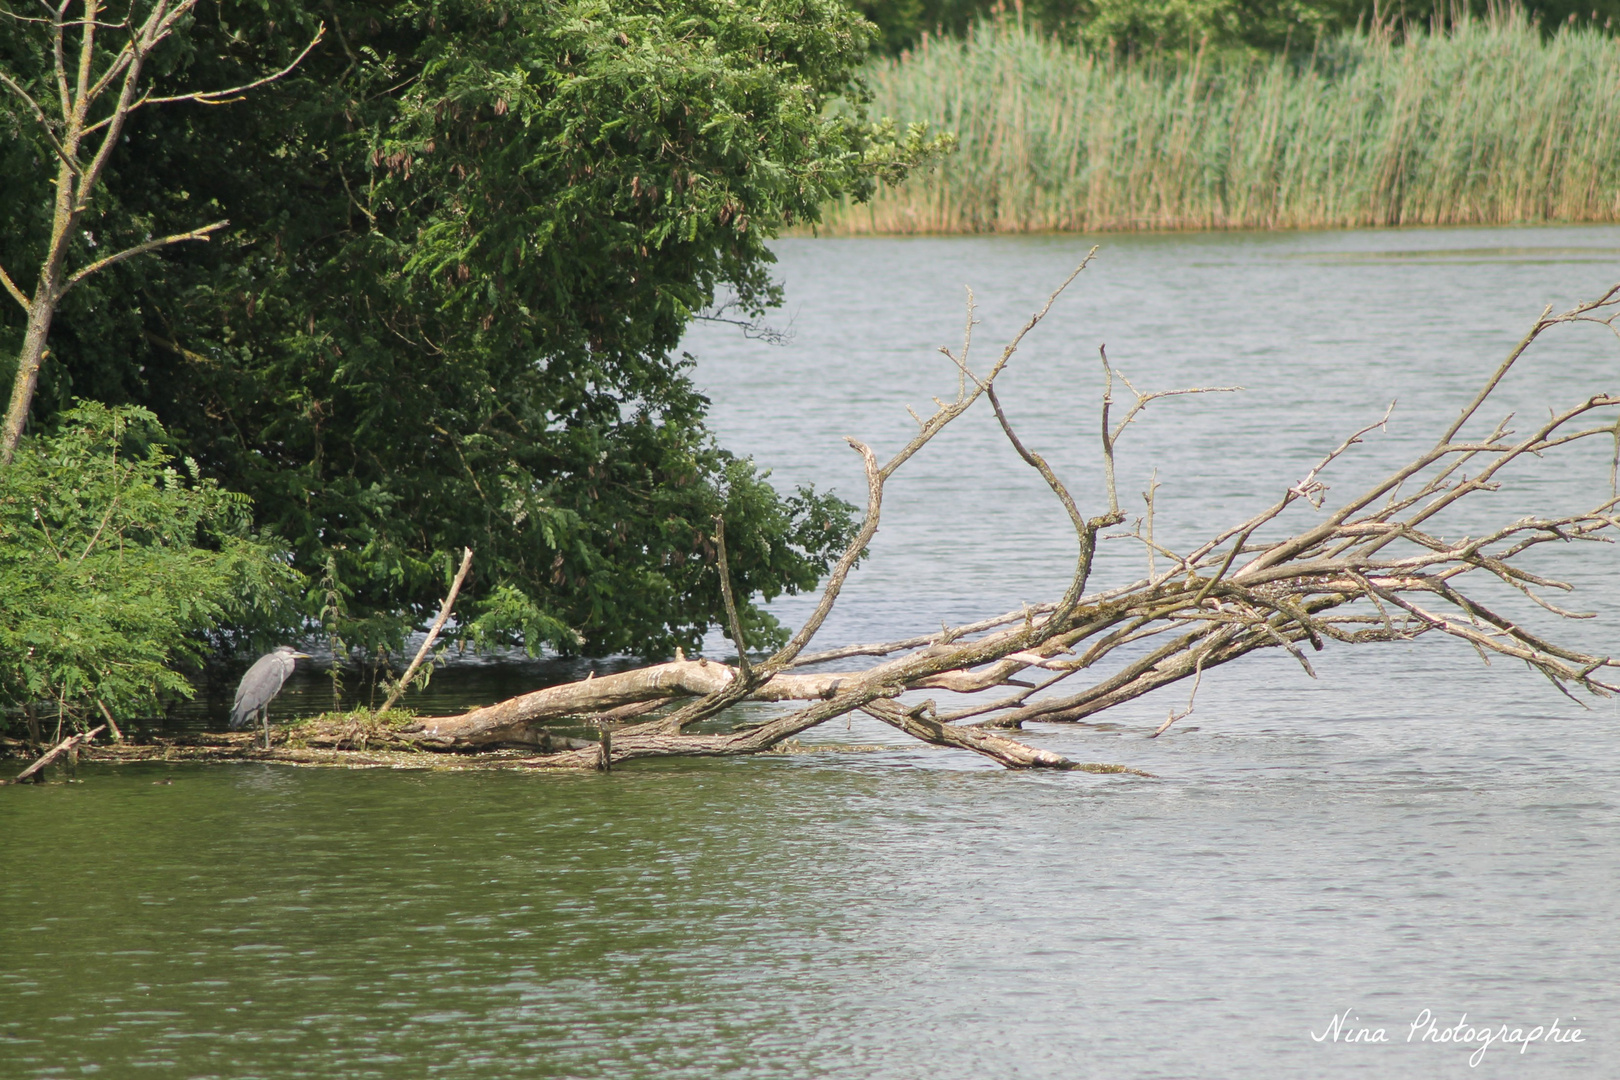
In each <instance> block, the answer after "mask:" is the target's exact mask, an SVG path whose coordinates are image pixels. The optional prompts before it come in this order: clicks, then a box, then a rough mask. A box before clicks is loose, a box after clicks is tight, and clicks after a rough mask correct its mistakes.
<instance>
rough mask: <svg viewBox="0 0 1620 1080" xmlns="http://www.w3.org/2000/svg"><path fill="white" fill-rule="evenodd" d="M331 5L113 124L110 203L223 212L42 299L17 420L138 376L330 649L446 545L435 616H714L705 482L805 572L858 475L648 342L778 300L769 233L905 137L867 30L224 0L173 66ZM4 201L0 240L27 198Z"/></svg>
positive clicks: (768, 552)
mask: <svg viewBox="0 0 1620 1080" xmlns="http://www.w3.org/2000/svg"><path fill="white" fill-rule="evenodd" d="M323 19H324V20H325V21H326V22H327V23H328V25H329V27H330V32H329V35H328V39H329V40H328V42H327V43H326V44H323V46H322V47H321V48H320V49H317V50H316V51H315V52H314V53H312V54H311V55H310V56H309V58H308V59H307V60H305V61H304V62H303V64H301V65H300V66H299V67H298V68H297V69H296V71H294V72H293V74H292V75H290V76H288V77H287V78H285V79H283V80H282V81H280V82H278V83H276V84H275V85H274V86H271V87H266V88H265V89H264V90H262V91H259V92H256V95H255V97H254V98H253V99H251V101H249V102H247V103H244V104H240V105H231V106H225V107H211V108H204V107H200V106H195V105H186V106H180V107H176V108H172V109H165V110H151V111H149V112H146V113H144V114H141V115H139V116H138V117H135V118H133V119H132V121H131V123H130V125H129V129H128V133H127V134H128V139H129V142H128V145H127V146H126V147H125V148H124V150H123V151H122V152H121V153H120V155H119V157H118V158H117V159H116V160H115V161H114V163H113V164H112V165H111V166H110V167H109V170H108V173H107V176H106V180H105V182H104V188H105V198H104V200H103V202H102V203H101V204H100V206H99V208H98V209H99V210H100V212H101V213H103V215H104V220H105V221H106V222H107V225H108V226H109V227H110V226H111V225H112V224H113V223H115V222H117V221H119V220H121V219H127V220H128V221H129V222H131V223H134V222H137V221H138V222H140V223H141V224H142V225H143V227H145V228H148V229H151V230H153V231H154V232H155V231H157V230H161V229H164V228H167V227H168V223H169V222H170V221H171V220H182V219H183V220H194V219H195V217H196V215H197V214H199V213H203V212H205V211H206V213H205V216H207V215H216V214H217V216H219V217H227V218H229V219H230V220H231V221H232V222H233V223H234V225H233V228H232V230H231V231H230V233H229V235H222V236H221V237H220V238H219V239H217V240H216V242H214V243H212V244H210V245H208V246H207V247H206V248H201V247H192V248H190V249H185V248H183V247H173V248H168V249H165V250H164V251H163V252H162V253H161V254H160V255H159V256H155V257H152V258H149V259H147V260H144V261H138V262H137V261H132V262H129V263H125V264H121V265H119V266H117V267H114V268H111V271H110V272H109V273H108V274H107V275H106V276H104V277H103V278H101V280H100V281H99V282H98V283H97V287H95V288H88V287H85V288H81V289H80V290H78V291H77V292H75V293H74V294H73V295H72V296H70V297H68V298H67V300H66V301H65V302H64V306H63V309H62V311H61V313H60V315H59V318H58V326H57V330H56V331H55V332H54V334H53V349H54V351H55V353H56V356H57V357H58V358H59V362H58V363H53V364H48V365H47V366H46V369H45V370H44V372H43V373H42V376H41V380H42V381H41V389H40V396H39V399H38V401H37V403H36V409H35V416H36V419H42V420H46V421H48V420H49V417H50V415H51V413H52V410H53V409H56V408H59V407H60V406H61V404H62V403H63V402H65V401H66V400H68V399H69V398H70V397H71V396H73V395H83V396H91V397H96V398H99V399H102V400H109V401H118V400H132V401H136V402H140V403H142V404H145V405H147V406H149V407H150V408H152V409H153V411H154V412H155V413H156V414H157V415H159V416H160V417H161V418H162V420H163V422H164V423H165V425H166V427H167V428H168V429H169V431H170V432H171V434H172V436H173V438H175V440H176V441H177V443H178V445H180V446H181V447H183V448H184V450H185V452H187V453H188V454H191V455H193V456H194V457H195V458H196V459H197V460H199V461H200V462H201V463H202V465H203V468H204V470H205V472H206V473H207V474H208V475H211V476H216V477H218V478H219V480H220V482H221V483H222V484H223V485H225V486H226V487H228V488H231V489H234V490H239V491H243V492H246V493H248V494H249V495H251V496H252V498H253V500H254V507H255V511H256V514H257V517H258V520H259V522H260V523H261V525H263V526H264V527H265V528H267V529H270V530H273V531H275V532H276V533H277V534H278V535H279V536H280V537H281V538H282V539H283V540H284V541H285V542H286V543H287V544H288V546H289V547H290V548H291V550H292V551H293V552H294V556H295V564H296V565H297V566H298V567H299V568H300V569H301V570H302V571H304V573H305V574H306V575H308V579H309V580H310V582H311V583H312V584H311V593H310V597H309V601H308V608H307V610H308V611H309V613H310V614H311V616H312V617H319V618H320V619H321V621H322V622H323V624H325V625H327V626H328V627H329V629H330V631H331V632H332V633H334V634H335V635H336V636H340V637H342V638H343V639H344V640H345V641H346V642H349V643H351V644H364V645H372V644H387V643H397V642H398V641H399V639H400V637H401V635H402V634H403V632H404V631H405V630H407V629H408V628H409V627H410V626H411V625H413V624H414V623H415V622H417V621H419V619H420V618H421V616H422V615H423V613H424V612H426V611H427V610H429V608H430V607H431V606H432V605H433V604H434V602H435V599H436V594H437V592H438V591H439V590H440V588H442V584H443V577H444V564H445V563H446V561H447V560H448V559H449V557H450V553H451V552H454V551H459V549H460V548H461V547H462V546H470V547H473V548H474V549H475V550H477V551H478V553H479V554H478V560H477V562H476V564H475V567H476V569H475V577H476V578H477V579H478V580H477V581H475V582H474V584H473V586H472V587H471V590H470V591H471V594H472V595H471V599H470V602H469V603H468V604H467V605H465V606H464V607H463V611H464V612H465V613H467V614H468V615H469V616H470V619H469V623H468V624H467V625H466V626H464V627H463V632H468V633H473V634H476V635H481V636H483V637H485V638H493V639H497V640H523V641H526V642H527V643H528V644H530V645H531V646H536V645H539V644H541V643H549V644H551V645H553V646H557V647H561V648H565V649H582V650H586V651H591V652H605V651H616V650H638V651H644V652H661V651H667V650H669V649H671V648H673V647H674V646H675V645H682V644H684V645H687V646H692V645H695V644H696V643H697V641H698V640H699V639H700V637H701V635H702V634H703V632H704V630H705V629H706V628H707V627H708V626H709V625H710V624H717V623H720V622H722V621H723V620H722V619H721V617H720V613H721V600H720V589H719V581H718V577H717V574H716V572H715V569H714V562H715V560H714V555H715V552H714V547H713V539H712V536H713V531H714V529H713V520H714V518H715V516H716V515H719V514H723V515H724V518H725V524H726V537H727V540H728V546H729V548H730V552H729V553H730V556H731V558H730V562H731V569H732V574H733V577H734V579H735V582H736V585H737V589H738V592H739V594H740V595H743V596H762V597H766V598H768V597H771V596H773V595H775V594H777V593H779V592H782V591H796V590H799V589H803V588H807V587H809V586H810V585H811V584H812V583H813V582H814V580H815V579H816V577H817V576H818V575H819V574H820V573H821V572H822V571H823V570H824V569H825V567H826V566H827V564H828V560H829V557H830V554H829V553H830V552H834V551H836V549H837V547H838V544H839V543H840V542H841V541H842V540H843V538H844V537H845V536H846V535H847V533H848V530H849V527H850V509H849V507H848V506H847V505H846V504H844V503H842V502H840V501H838V500H836V499H833V498H829V497H827V496H824V495H819V494H816V493H814V492H811V491H801V492H799V493H797V494H795V495H792V496H790V497H787V498H782V497H779V496H778V495H777V493H776V492H775V491H774V490H773V489H772V488H771V487H770V486H769V484H768V482H767V480H766V478H765V476H764V475H762V474H761V473H760V472H759V471H758V470H757V469H756V468H755V467H754V466H753V465H752V464H751V463H749V462H746V461H738V460H736V459H734V458H733V457H731V456H730V455H729V454H727V453H726V452H725V451H723V450H722V449H720V448H718V447H717V446H715V445H714V443H713V440H712V439H711V438H710V436H709V435H708V433H707V431H706V430H705V428H704V425H703V417H704V411H705V408H706V406H707V402H706V401H705V400H704V399H703V397H702V396H701V395H699V394H698V393H697V392H696V391H695V389H694V388H693V386H692V385H691V382H690V380H689V378H688V373H687V366H688V364H689V363H690V360H689V359H688V358H684V357H681V356H679V355H677V354H676V352H675V350H676V349H677V347H678V343H679V339H680V336H681V334H682V332H683V330H684V329H685V328H686V327H687V326H688V325H689V323H690V322H691V320H692V319H694V318H696V317H698V316H700V315H701V314H702V313H704V312H705V311H707V310H709V309H711V308H712V306H713V305H714V304H715V303H716V301H717V299H720V298H726V299H729V300H731V301H733V302H734V303H735V305H736V308H737V310H739V311H741V312H743V313H744V314H745V315H746V316H748V317H754V316H757V315H759V314H760V313H762V312H763V311H764V310H765V309H766V308H768V307H769V306H770V305H772V304H773V303H775V302H776V301H777V300H778V298H779V297H778V290H777V288H776V286H775V285H773V284H772V282H771V280H770V278H769V265H770V262H771V254H770V251H769V249H768V247H767V246H766V240H767V239H768V238H769V237H770V236H771V235H772V234H773V233H774V232H775V231H776V230H778V229H780V228H782V227H784V226H786V225H789V224H794V223H799V222H813V221H814V220H815V219H816V216H817V214H818V208H819V206H820V205H821V204H822V203H823V202H824V201H825V200H827V199H828V198H830V197H832V196H834V195H837V194H839V193H843V192H850V193H853V194H855V195H857V196H860V195H862V194H864V193H865V192H867V191H869V190H870V189H871V186H872V185H873V184H874V183H876V182H877V181H878V180H879V179H881V178H885V177H888V178H895V177H898V176H900V175H903V174H904V172H905V170H906V169H907V168H908V167H909V166H910V165H911V164H913V163H914V162H916V161H917V160H918V159H920V158H922V157H925V156H926V155H927V153H928V152H929V151H930V148H931V145H932V144H930V143H929V141H928V140H927V138H926V136H925V135H924V134H923V133H922V132H920V131H908V132H906V133H904V134H898V133H895V132H894V131H892V130H891V129H889V128H887V127H884V126H882V125H874V124H872V123H870V122H869V121H868V120H867V119H866V118H865V117H864V115H863V113H862V109H861V95H860V90H859V86H858V84H857V83H856V81H855V77H856V73H857V70H858V67H859V65H860V64H861V63H862V62H863V60H864V59H865V57H866V56H867V55H868V53H869V46H870V41H871V33H872V31H871V29H870V27H869V25H868V24H867V23H866V22H864V20H862V19H860V18H859V16H857V15H855V14H854V13H853V12H851V11H849V10H848V9H847V8H846V7H844V6H843V5H842V4H841V3H840V2H838V0H748V2H744V3H734V2H726V0H671V2H646V0H640V2H634V3H601V2H595V0H592V2H586V0H556V2H537V0H522V2H495V3H487V2H483V0H449V2H415V3H406V4H388V5H379V4H358V3H356V4H329V5H322V6H320V7H319V9H316V8H315V7H313V6H308V7H306V6H303V5H301V4H274V3H273V4H270V5H268V7H266V6H262V5H257V4H253V5H248V4H243V5H236V4H231V3H222V4H220V5H219V6H218V7H216V8H212V9H210V10H209V12H208V17H207V18H206V19H205V18H202V17H199V18H198V20H197V21H196V23H195V24H193V25H192V26H191V28H190V29H189V31H188V34H187V37H186V41H185V44H186V50H185V51H183V52H181V51H178V50H177V51H176V52H175V53H174V54H173V55H169V56H167V58H166V59H167V67H166V68H165V72H166V75H165V78H166V79H167V80H168V81H169V84H170V86H171V88H172V89H173V90H174V92H184V91H185V90H186V89H188V88H190V87H193V86H218V85H228V84H230V83H231V82H240V81H242V77H243V76H244V75H245V74H246V73H249V72H253V71H260V70H265V69H267V68H274V67H275V66H276V65H275V64H274V63H272V62H271V61H273V60H275V59H276V58H284V57H285V56H286V55H288V53H289V50H292V51H296V49H295V46H296V45H297V43H299V42H307V41H308V40H309V37H310V36H311V34H312V33H313V32H314V29H315V26H316V25H317V23H318V22H319V21H320V20H323ZM282 62H284V59H283V60H282ZM13 154H14V157H15V151H13ZM22 164H24V165H27V166H28V167H30V168H32V169H34V170H35V171H36V172H38V171H39V170H42V169H44V168H46V167H48V162H46V161H44V160H42V158H41V155H39V154H38V153H37V152H36V153H35V155H34V158H33V159H31V160H29V161H25V162H22ZM0 214H3V215H4V216H5V217H6V218H7V219H8V228H7V229H6V235H5V239H3V240H0V243H3V244H7V245H11V244H16V243H26V242H27V241H26V237H27V236H28V235H30V233H32V234H33V235H36V236H37V234H38V232H39V230H40V224H39V222H38V221H37V220H36V219H37V217H38V215H37V212H35V211H33V210H32V209H31V207H30V206H29V205H24V204H22V203H20V202H18V201H17V200H16V197H15V196H7V197H6V203H5V204H4V206H3V207H0ZM11 221H17V222H19V223H20V226H21V227H19V228H18V229H17V230H16V232H13V231H12V229H11V228H10V227H9V226H10V223H11ZM89 284H90V283H88V282H87V283H86V285H87V286H88V285H89ZM14 329H15V325H14V324H13V330H14ZM744 622H745V624H746V626H747V627H748V636H749V638H750V643H751V644H760V645H763V644H766V643H768V642H770V641H774V640H777V639H779V638H780V636H781V634H780V628H778V627H776V626H775V624H774V623H773V622H772V621H771V620H770V618H769V616H768V615H767V614H765V613H764V612H762V611H761V610H759V609H758V608H757V607H756V606H754V605H752V604H748V605H745V612H744ZM756 637H757V641H756V640H754V639H755V638H756Z"/></svg>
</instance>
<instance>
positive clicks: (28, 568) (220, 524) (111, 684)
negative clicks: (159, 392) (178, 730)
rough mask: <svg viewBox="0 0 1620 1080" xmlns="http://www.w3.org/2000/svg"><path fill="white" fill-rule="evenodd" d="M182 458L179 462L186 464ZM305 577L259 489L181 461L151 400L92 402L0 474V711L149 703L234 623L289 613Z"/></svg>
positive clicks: (264, 621)
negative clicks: (282, 547)
mask: <svg viewBox="0 0 1620 1080" xmlns="http://www.w3.org/2000/svg"><path fill="white" fill-rule="evenodd" d="M177 465H178V467H177ZM297 585H298V582H297V581H296V577H295V575H294V574H293V572H292V570H291V569H290V568H289V567H288V566H287V564H286V561H285V560H284V559H282V558H280V557H278V553H277V551H276V550H275V549H274V548H273V547H272V546H270V545H269V544H267V543H265V542H264V541H263V540H262V539H260V538H257V537H255V536H254V535H253V534H252V533H251V531H250V517H249V514H248V507H247V499H246V498H245V497H244V496H242V495H238V494H234V493H231V492H227V491H223V490H221V489H220V487H219V486H218V485H217V484H215V483H213V482H212V481H209V480H204V479H201V478H200V477H199V476H198V472H197V465H196V463H195V462H193V461H191V460H189V459H186V460H184V461H181V462H178V463H177V462H176V461H175V460H174V459H173V457H172V456H171V455H170V454H169V453H168V451H166V450H165V449H164V448H163V432H162V430H161V429H160V428H159V427H158V425H157V423H156V419H155V417H153V415H152V414H151V413H150V412H148V411H146V410H145V409H140V408H135V407H130V406H125V407H121V408H116V409H109V408H107V407H106V406H103V405H99V404H85V405H82V406H79V407H77V408H74V409H71V410H70V411H68V412H67V413H66V414H64V415H63V416H62V417H60V418H59V424H58V426H57V430H56V432H55V434H53V435H51V436H49V437H47V438H39V439H30V440H26V441H25V442H24V443H23V444H22V447H21V449H20V452H19V453H18V455H17V457H16V459H15V460H14V461H13V462H12V465H11V466H10V467H9V468H7V469H6V470H5V471H4V472H3V473H0V703H3V704H4V705H5V706H7V708H6V710H5V713H4V714H0V721H4V719H5V718H6V715H7V714H9V715H10V717H11V718H12V719H15V718H16V716H17V715H18V714H19V713H20V711H21V709H23V708H35V709H37V708H39V707H41V706H44V707H45V708H47V709H49V710H52V711H56V712H58V714H59V715H61V716H63V717H65V718H67V719H69V720H71V719H73V718H75V717H78V718H83V717H89V718H92V719H93V718H94V717H95V716H96V715H97V712H98V709H97V705H96V703H97V702H98V701H99V702H101V703H102V704H103V705H105V706H106V707H107V708H109V709H111V710H113V711H114V712H115V713H120V712H121V713H136V714H143V713H144V714H148V715H149V714H150V713H151V712H153V711H154V710H155V709H157V707H158V705H159V702H160V700H161V699H163V698H166V697H172V696H175V695H179V696H190V694H191V688H190V687H189V685H188V684H187V682H186V680H185V679H184V678H182V677H181V676H180V675H179V674H177V673H176V671H175V668H176V666H177V665H178V664H183V663H185V662H188V661H196V660H198V659H200V658H201V656H202V655H203V654H204V652H205V651H206V650H207V649H208V647H209V644H210V641H209V638H210V635H215V634H218V633H221V632H223V631H225V630H226V629H227V628H242V627H245V626H248V627H251V626H257V627H259V628H261V629H274V628H276V627H278V626H283V625H285V624H286V622H287V621H288V617H289V615H290V614H291V613H290V612H288V611H287V609H286V605H285V602H284V598H285V597H286V596H287V595H288V593H289V591H290V590H291V591H294V592H295V591H296V588H297Z"/></svg>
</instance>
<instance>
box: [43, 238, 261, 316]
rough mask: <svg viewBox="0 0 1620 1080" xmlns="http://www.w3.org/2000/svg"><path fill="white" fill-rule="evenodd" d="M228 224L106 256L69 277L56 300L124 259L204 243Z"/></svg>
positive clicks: (158, 240) (139, 245)
mask: <svg viewBox="0 0 1620 1080" xmlns="http://www.w3.org/2000/svg"><path fill="white" fill-rule="evenodd" d="M229 224H230V222H229V221H216V222H214V223H213V224H212V225H204V226H203V227H202V228H200V229H193V230H191V231H190V232H184V233H176V234H175V235H173V236H165V237H162V238H160V239H157V240H148V241H146V243H144V244H136V245H135V246H134V247H132V248H125V249H124V250H123V251H120V252H118V253H117V254H116V255H108V256H107V257H106V258H105V259H98V260H96V261H95V262H93V263H91V264H90V265H89V266H86V267H84V268H83V269H81V270H79V271H77V272H75V273H74V274H73V276H71V277H69V278H68V279H67V281H66V282H64V283H63V284H62V287H61V288H60V289H58V290H57V293H56V295H57V298H58V299H60V298H61V297H62V296H63V295H65V294H66V293H67V291H68V290H69V289H71V288H73V286H75V285H77V284H78V283H79V282H81V281H83V280H84V279H85V278H87V277H89V276H90V275H91V274H93V273H95V272H96V271H97V270H105V269H106V268H107V267H109V266H113V265H115V264H117V263H121V262H123V261H124V260H125V259H133V258H134V257H135V256H137V255H145V254H146V253H147V252H148V251H156V250H157V249H158V248H160V247H167V246H168V245H170V244H179V243H183V242H184V241H187V240H202V241H205V242H206V241H207V240H208V239H209V237H210V234H212V233H216V232H218V231H219V230H220V229H223V228H224V227H225V226H227V225H229Z"/></svg>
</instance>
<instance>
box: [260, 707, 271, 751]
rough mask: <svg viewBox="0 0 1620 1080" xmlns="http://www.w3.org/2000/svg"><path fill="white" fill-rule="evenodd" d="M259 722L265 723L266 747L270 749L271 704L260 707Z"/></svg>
mask: <svg viewBox="0 0 1620 1080" xmlns="http://www.w3.org/2000/svg"><path fill="white" fill-rule="evenodd" d="M259 722H260V723H262V724H263V725H264V748H265V749H266V750H268V749H270V706H268V705H265V706H263V707H262V708H260V709H259Z"/></svg>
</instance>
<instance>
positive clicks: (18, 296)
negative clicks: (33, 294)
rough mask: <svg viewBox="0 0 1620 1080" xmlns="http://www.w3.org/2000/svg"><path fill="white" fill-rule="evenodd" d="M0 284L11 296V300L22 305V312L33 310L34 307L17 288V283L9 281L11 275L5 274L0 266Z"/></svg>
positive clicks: (3, 268) (4, 269)
mask: <svg viewBox="0 0 1620 1080" xmlns="http://www.w3.org/2000/svg"><path fill="white" fill-rule="evenodd" d="M0 284H3V285H5V287H6V292H8V293H10V294H11V297H12V299H13V300H15V301H17V303H19V304H21V305H22V309H23V310H24V311H32V310H34V305H33V304H32V303H31V302H30V301H29V299H28V297H27V296H25V295H24V294H23V291H22V290H21V289H19V288H17V283H16V282H14V281H12V280H11V275H10V274H8V273H6V268H5V267H3V266H0Z"/></svg>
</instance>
